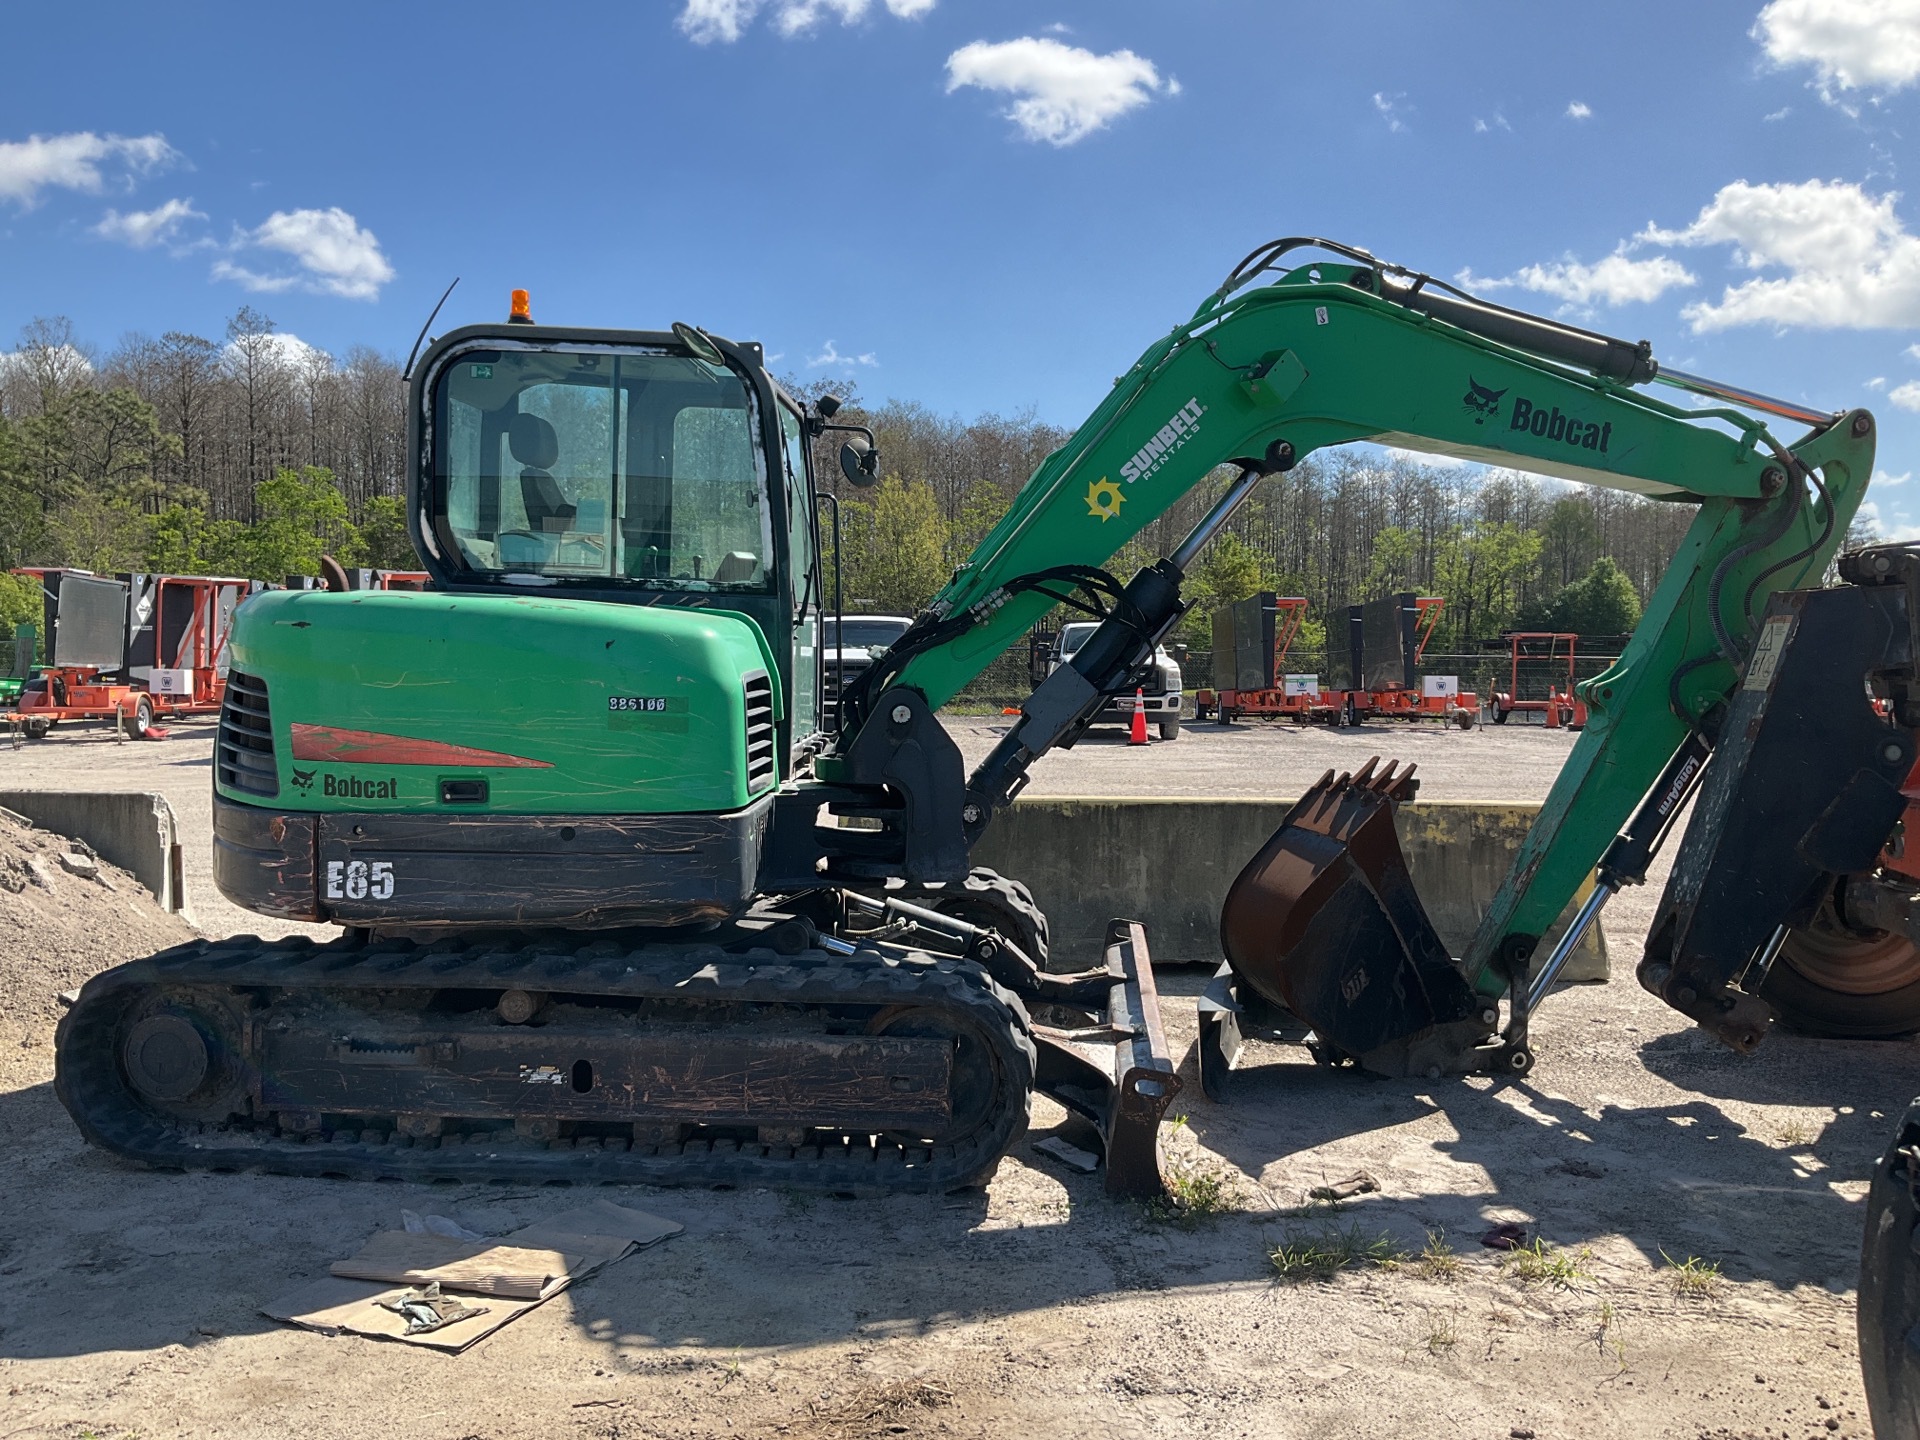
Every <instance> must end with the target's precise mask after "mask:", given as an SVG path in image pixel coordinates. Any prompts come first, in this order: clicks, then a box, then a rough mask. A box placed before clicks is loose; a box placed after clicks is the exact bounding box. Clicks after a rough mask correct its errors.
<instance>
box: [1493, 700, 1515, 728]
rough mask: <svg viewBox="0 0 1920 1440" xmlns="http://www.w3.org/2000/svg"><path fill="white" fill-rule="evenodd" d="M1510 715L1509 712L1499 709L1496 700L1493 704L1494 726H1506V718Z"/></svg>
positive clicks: (1510, 712) (1498, 703)
mask: <svg viewBox="0 0 1920 1440" xmlns="http://www.w3.org/2000/svg"><path fill="white" fill-rule="evenodd" d="M1511 714H1513V712H1512V711H1511V710H1502V709H1501V708H1500V702H1499V701H1498V700H1496V701H1494V702H1493V723H1494V724H1496V725H1504V724H1506V723H1507V717H1508V716H1509V715H1511Z"/></svg>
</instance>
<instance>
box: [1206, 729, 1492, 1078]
mask: <svg viewBox="0 0 1920 1440" xmlns="http://www.w3.org/2000/svg"><path fill="white" fill-rule="evenodd" d="M1378 764H1379V757H1378V756H1375V757H1374V758H1373V759H1370V760H1368V761H1367V763H1366V764H1365V765H1364V766H1363V767H1362V768H1361V769H1360V771H1359V773H1357V774H1351V775H1340V776H1338V777H1336V776H1335V774H1334V772H1333V771H1331V770H1329V771H1328V772H1327V773H1326V774H1325V775H1323V776H1321V777H1320V780H1319V782H1318V783H1317V784H1315V785H1314V786H1313V788H1312V789H1311V790H1309V791H1307V793H1306V794H1305V795H1304V796H1302V797H1301V800H1300V803H1299V804H1297V805H1295V806H1294V807H1293V809H1292V810H1290V811H1289V812H1288V813H1287V818H1286V819H1285V820H1284V821H1282V822H1281V825H1280V828H1279V829H1278V830H1276V831H1275V832H1274V834H1273V838H1272V839H1270V840H1268V841H1267V843H1266V844H1265V845H1264V846H1262V847H1261V849H1260V852H1259V853H1258V854H1257V855H1255V856H1254V857H1253V859H1252V860H1251V861H1249V862H1248V864H1247V867H1246V868H1245V869H1244V870H1242V871H1241V872H1240V876H1239V878H1238V879H1237V880H1235V881H1234V882H1233V886H1232V888H1231V889H1229V890H1228V891H1227V898H1226V902H1225V904H1224V905H1223V906H1222V907H1221V911H1220V943H1221V945H1222V947H1223V949H1224V950H1225V952H1226V956H1227V961H1228V963H1229V964H1230V965H1231V966H1232V967H1233V972H1234V974H1235V976H1236V977H1237V978H1238V980H1239V981H1240V983H1241V984H1242V985H1245V986H1248V987H1250V988H1251V989H1252V990H1253V991H1254V993H1255V994H1257V995H1259V996H1261V997H1262V998H1263V999H1265V1000H1267V1001H1269V1002H1270V1003H1273V1004H1277V1005H1284V1006H1285V1007H1286V1008H1287V1009H1288V1010H1290V1011H1292V1012H1293V1014H1294V1015H1296V1016H1298V1017H1299V1018H1300V1019H1301V1020H1302V1021H1304V1022H1305V1023H1306V1024H1308V1025H1310V1026H1312V1027H1313V1030H1314V1032H1315V1035H1316V1037H1317V1039H1318V1042H1319V1048H1320V1050H1321V1052H1322V1054H1323V1056H1325V1055H1326V1052H1327V1051H1328V1050H1331V1051H1332V1052H1335V1054H1334V1055H1333V1056H1331V1057H1327V1058H1352V1059H1355V1060H1358V1061H1359V1062H1360V1063H1361V1064H1362V1065H1363V1066H1365V1067H1366V1068H1367V1069H1369V1070H1376V1071H1380V1072H1382V1073H1385V1074H1428V1073H1431V1072H1432V1071H1433V1070H1434V1069H1436V1068H1437V1069H1439V1070H1441V1071H1459V1070H1462V1069H1467V1070H1472V1069H1478V1068H1481V1064H1480V1061H1479V1060H1478V1059H1477V1058H1475V1057H1474V1055H1473V1051H1474V1047H1475V1046H1476V1045H1477V1044H1478V1043H1479V1042H1480V1041H1481V1040H1483V1039H1484V1038H1485V1037H1486V1035H1487V1034H1488V1033H1489V1032H1490V1031H1491V1030H1492V1022H1491V1020H1489V1019H1488V1018H1487V1017H1486V1010H1487V1002H1485V1001H1483V1000H1482V999H1481V998H1480V997H1479V996H1477V995H1475V993H1474V992H1473V990H1472V988H1471V987H1469V986H1468V984H1467V983H1466V981H1465V980H1464V979H1463V978H1462V976H1461V974H1460V971H1459V969H1458V968H1457V967H1456V966H1455V965H1454V963H1453V959H1452V957H1451V956H1449V955H1448V953H1447V948H1446V946H1445V945H1444V944H1442V943H1441V940H1440V937H1439V935H1438V934H1437V933H1436V932H1435V930H1434V928H1433V922H1432V921H1431V920H1429V919H1428V918H1427V912H1426V909H1425V907H1423V906H1422V905H1421V903H1420V897H1419V896H1418V895H1416V894H1415V893H1414V889H1413V881H1412V878H1411V877H1410V876H1409V875H1408V873H1407V864H1406V860H1405V858H1404V857H1403V856H1402V855H1401V853H1400V839H1399V836H1398V835H1397V834H1396V833H1395V831H1394V823H1393V815H1394V807H1395V805H1396V804H1398V803H1400V802H1401V801H1404V800H1409V799H1411V798H1412V796H1413V790H1414V784H1413V771H1414V767H1413V766H1411V765H1409V766H1408V767H1407V768H1406V770H1405V771H1403V772H1400V773H1399V774H1398V775H1396V774H1395V771H1396V769H1397V763H1396V762H1393V761H1389V762H1388V763H1387V766H1386V768H1385V769H1384V770H1380V771H1378V772H1377V773H1376V768H1375V767H1376V766H1377V765H1378Z"/></svg>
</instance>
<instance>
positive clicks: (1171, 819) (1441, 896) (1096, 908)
mask: <svg viewBox="0 0 1920 1440" xmlns="http://www.w3.org/2000/svg"><path fill="white" fill-rule="evenodd" d="M1289 808H1290V806H1289V803H1288V802H1286V801H1281V800H1162V799H1112V800H1104V799H1103V800H1075V799H1022V800H1018V801H1016V802H1014V805H1013V807H1012V808H1011V809H1010V810H1008V811H1007V812H1006V813H1004V814H1002V815H1001V816H1000V817H999V818H997V819H996V820H995V821H994V822H993V824H992V825H991V826H990V827H989V828H988V830H987V833H986V835H985V836H984V837H983V838H982V840H981V843H980V844H979V845H978V846H976V847H975V849H974V852H973V858H974V861H975V863H977V864H980V865H987V866H991V867H992V868H993V869H995V870H998V871H999V872H1000V873H1001V874H1003V875H1009V876H1012V877H1014V878H1016V879H1019V880H1023V881H1025V882H1026V884H1027V885H1028V886H1029V888H1031V889H1032V891H1033V895H1034V899H1035V900H1037V901H1038V902H1039V903H1040V907H1041V908H1042V909H1043V910H1045V911H1046V913H1047V920H1048V923H1049V925H1050V926H1051V927H1052V937H1053V938H1052V945H1053V952H1054V954H1056V955H1058V956H1060V957H1061V958H1062V959H1065V960H1070V961H1073V962H1075V963H1086V964H1096V963H1098V961H1099V958H1100V950H1101V943H1102V941H1103V940H1104V938H1105V935H1106V927H1107V921H1108V920H1109V919H1112V918H1114V917H1116V916H1124V917H1125V918H1127V919H1130V920H1139V921H1141V922H1142V923H1144V924H1145V925H1146V927H1147V943H1148V946H1149V947H1150V949H1151V950H1152V953H1153V958H1154V961H1155V963H1156V964H1181V963H1203V964H1207V965H1217V964H1218V963H1219V961H1220V905H1221V902H1222V901H1223V900H1225V898H1226V894H1227V887H1228V886H1229V885H1231V884H1232V883H1233V881H1234V878H1235V877H1236V876H1237V875H1239V873H1240V871H1241V869H1242V868H1243V867H1244V866H1245V865H1246V863H1247V861H1249V860H1251V859H1252V858H1253V856H1254V854H1255V853H1256V852H1257V851H1258V850H1259V849H1260V847H1261V846H1262V845H1264V844H1266V842H1267V840H1268V839H1269V838H1270V837H1271V836H1272V834H1273V832H1274V831H1275V830H1276V829H1278V828H1279V826H1280V822H1281V820H1282V818H1283V817H1284V816H1285V815H1286V813H1287V810H1288V809H1289ZM1539 809H1540V807H1539V806H1538V805H1526V804H1487V803H1471V804H1468V803H1448V802H1444V801H1434V802H1415V803H1413V804H1409V805H1403V806H1401V807H1400V813H1399V829H1400V840H1401V849H1402V851H1403V853H1404V854H1405V855H1406V858H1407V868H1408V870H1409V871H1410V872H1411V873H1412V875H1413V880H1414V884H1415V885H1416V886H1417V887H1418V889H1419V892H1420V897H1421V899H1422V900H1423V901H1425V903H1426V906H1427V913H1428V914H1429V915H1431V916H1432V918H1433V924H1434V929H1436V930H1437V931H1439V933H1440V938H1441V939H1442V940H1443V941H1445V942H1446V944H1447V948H1448V949H1449V950H1451V951H1452V952H1453V953H1454V954H1455V955H1458V954H1460V953H1461V952H1462V951H1463V950H1464V949H1465V947H1466V943H1467V941H1468V940H1469V939H1470V938H1471V937H1472V935H1473V932H1474V929H1475V927H1476V926H1478V925H1479V923H1480V918H1481V916H1482V915H1484V914H1485V913H1486V908H1487V905H1488V904H1489V903H1490V902H1491V901H1492V899H1493V894H1494V891H1495V890H1496V889H1497V888H1498V887H1499V884H1500V881H1501V880H1502V879H1504V878H1505V876H1506V873H1507V869H1508V867H1509V866H1510V865H1511V864H1512V862H1513V856H1514V853H1515V851H1517V850H1518V848H1519V846H1520V841H1521V839H1522V838H1523V837H1524V836H1525V835H1526V833H1527V827H1528V826H1529V825H1530V824H1532V822H1533V817H1534V815H1535V814H1536V813H1538V811H1539ZM1582 893H1583V895H1584V893H1585V892H1584V890H1583V892H1582ZM1577 903H1578V900H1577V899H1576V902H1575V904H1576V905H1577ZM1572 908H1573V907H1569V912H1571V909H1572ZM1570 918H1571V913H1569V915H1568V916H1566V917H1563V919H1562V923H1561V924H1560V925H1558V926H1556V927H1555V928H1554V930H1553V932H1552V936H1558V935H1559V934H1560V933H1561V931H1562V930H1564V929H1565V921H1566V919H1570ZM1552 936H1550V937H1549V938H1552ZM1564 974H1565V977H1566V978H1567V979H1569V980H1604V979H1606V978H1607V952H1606V941H1605V938H1604V937H1603V936H1602V934H1601V931H1600V926H1599V925H1598V924H1597V923H1596V924H1595V925H1594V927H1593V928H1592V930H1590V931H1589V932H1588V935H1587V938H1586V939H1585V940H1583V941H1582V942H1581V945H1580V948H1579V949H1578V950H1576V951H1575V952H1574V955H1573V958H1572V959H1571V960H1570V961H1569V962H1568V967H1567V970H1566V971H1565V972H1564Z"/></svg>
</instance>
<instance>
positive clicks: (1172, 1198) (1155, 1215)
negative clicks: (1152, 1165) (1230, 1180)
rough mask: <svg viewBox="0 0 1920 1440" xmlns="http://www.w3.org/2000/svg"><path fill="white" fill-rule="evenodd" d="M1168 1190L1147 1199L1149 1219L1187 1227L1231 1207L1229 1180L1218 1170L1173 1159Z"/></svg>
mask: <svg viewBox="0 0 1920 1440" xmlns="http://www.w3.org/2000/svg"><path fill="white" fill-rule="evenodd" d="M1166 1184H1167V1193H1166V1194H1165V1195H1163V1196H1160V1197H1159V1198H1157V1199H1153V1200H1149V1201H1148V1202H1147V1218H1148V1219H1150V1220H1156V1221H1159V1222H1160V1223H1161V1224H1172V1225H1182V1226H1185V1227H1186V1228H1187V1229H1189V1230H1190V1229H1192V1228H1193V1227H1194V1226H1196V1225H1198V1224H1200V1223H1201V1222H1203V1221H1207V1220H1211V1219H1213V1218H1214V1217H1215V1216H1217V1215H1220V1214H1222V1213H1223V1212H1225V1211H1226V1210H1227V1209H1228V1208H1229V1206H1228V1198H1229V1197H1228V1194H1227V1182H1226V1180H1225V1178H1224V1177H1223V1176H1221V1174H1220V1173H1219V1172H1218V1171H1216V1170H1210V1169H1205V1168H1203V1167H1201V1166H1198V1165H1192V1164H1187V1163H1183V1162H1181V1161H1173V1162H1171V1163H1169V1164H1168V1166H1167V1167H1166Z"/></svg>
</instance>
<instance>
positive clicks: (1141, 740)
mask: <svg viewBox="0 0 1920 1440" xmlns="http://www.w3.org/2000/svg"><path fill="white" fill-rule="evenodd" d="M1127 743H1128V744H1129V745H1144V744H1146V743H1147V695H1146V691H1145V690H1135V691H1134V692H1133V729H1132V730H1130V731H1128V732H1127Z"/></svg>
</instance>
